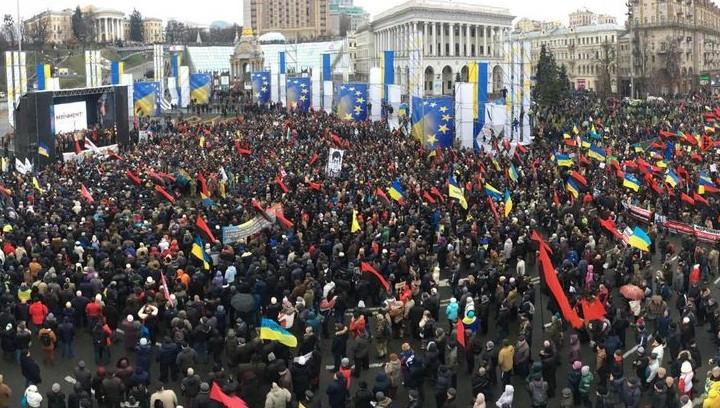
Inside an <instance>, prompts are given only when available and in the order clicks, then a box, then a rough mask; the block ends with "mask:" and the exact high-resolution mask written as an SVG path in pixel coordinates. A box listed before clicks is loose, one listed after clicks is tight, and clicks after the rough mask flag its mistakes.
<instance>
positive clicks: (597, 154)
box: [588, 143, 605, 161]
mask: <svg viewBox="0 0 720 408" xmlns="http://www.w3.org/2000/svg"><path fill="white" fill-rule="evenodd" d="M588 156H589V157H592V158H593V159H595V160H598V161H605V149H603V148H602V147H600V146H598V145H596V144H595V143H592V144H590V150H588Z"/></svg>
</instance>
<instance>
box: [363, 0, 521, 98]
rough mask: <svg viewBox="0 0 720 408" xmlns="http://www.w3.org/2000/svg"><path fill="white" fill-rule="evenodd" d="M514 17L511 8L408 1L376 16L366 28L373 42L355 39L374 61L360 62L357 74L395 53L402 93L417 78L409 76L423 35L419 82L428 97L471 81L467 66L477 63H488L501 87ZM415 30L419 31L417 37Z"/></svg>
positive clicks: (498, 87) (396, 70) (397, 74)
mask: <svg viewBox="0 0 720 408" xmlns="http://www.w3.org/2000/svg"><path fill="white" fill-rule="evenodd" d="M513 19H514V16H513V15H512V14H510V10H509V9H507V8H500V7H490V6H482V5H476V4H466V3H457V2H454V1H453V2H448V1H434V0H409V1H407V2H405V3H403V4H400V5H398V6H396V7H393V8H391V9H390V10H387V11H385V12H383V13H380V14H379V15H377V16H375V18H374V19H373V22H372V23H371V24H370V25H369V26H368V27H366V28H364V29H360V30H358V31H359V34H363V31H369V32H370V33H371V34H372V35H371V36H370V37H371V41H367V42H364V41H363V42H361V41H358V42H357V47H358V49H357V50H356V51H357V53H358V54H360V55H363V54H365V53H364V52H363V51H364V50H362V49H360V48H361V47H363V46H367V47H370V52H368V53H367V55H369V57H370V58H373V60H374V61H373V63H372V64H357V68H358V72H357V73H358V74H359V76H361V77H367V74H368V73H367V72H362V70H364V69H365V67H366V66H368V65H369V66H380V59H381V55H382V54H383V51H385V50H394V51H395V83H396V84H400V85H401V86H402V88H403V92H404V93H405V90H407V89H409V88H410V87H411V86H412V87H413V88H415V84H414V83H413V82H414V81H415V79H413V78H410V65H411V64H413V63H415V62H414V61H413V58H412V57H413V56H412V54H413V50H414V49H415V45H413V43H414V41H413V39H414V38H424V40H423V41H422V43H421V46H420V47H419V48H420V54H421V56H420V61H421V72H422V73H424V74H421V79H420V80H421V81H423V85H422V87H423V89H424V90H425V94H426V95H440V94H452V92H453V84H454V82H455V81H456V79H457V78H460V79H461V80H467V76H468V64H469V63H471V62H477V61H487V62H489V63H490V66H491V72H492V74H493V85H494V86H493V89H494V90H499V89H501V88H502V77H503V72H502V68H501V66H500V64H501V62H502V61H503V52H502V42H503V41H504V40H506V39H509V36H510V32H511V31H512V21H513ZM414 33H418V34H420V35H418V36H415V35H414Z"/></svg>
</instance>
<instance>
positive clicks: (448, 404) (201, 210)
mask: <svg viewBox="0 0 720 408" xmlns="http://www.w3.org/2000/svg"><path fill="white" fill-rule="evenodd" d="M718 105H719V104H718V101H717V100H716V99H715V98H714V97H713V96H711V95H709V94H692V95H684V96H682V97H677V98H674V99H668V100H666V101H655V102H641V101H616V100H599V99H597V98H596V97H595V96H594V95H592V94H588V93H582V94H577V95H574V96H573V97H572V98H570V99H568V100H566V101H563V102H561V103H558V104H556V105H553V106H549V107H535V108H534V109H533V113H532V114H533V123H534V129H533V134H534V135H536V136H535V139H534V141H533V143H532V144H531V145H529V146H526V147H525V148H520V147H517V146H515V144H514V143H504V142H503V140H502V139H501V138H498V139H497V140H495V141H493V142H492V143H489V144H488V146H491V147H487V146H486V147H484V148H483V150H482V151H472V150H467V149H459V148H453V147H448V148H442V149H436V150H434V149H433V148H432V147H431V146H426V145H424V144H423V143H421V142H419V141H417V140H415V139H413V138H412V137H411V136H408V135H406V134H405V132H404V131H403V130H388V128H387V125H386V123H385V122H382V121H381V122H375V123H372V122H369V121H368V122H348V121H342V120H339V119H338V118H336V117H335V116H334V115H328V114H326V113H323V112H316V111H312V112H310V113H307V114H300V113H294V112H286V111H285V110H284V109H282V107H281V106H268V107H253V108H248V109H246V110H245V113H244V114H243V115H242V116H237V117H233V118H232V119H229V120H226V121H215V122H213V123H212V124H210V123H197V124H189V123H187V122H184V121H182V120H170V119H168V120H163V121H153V122H151V123H146V124H145V125H144V126H150V127H152V129H153V132H152V138H151V139H150V140H149V141H148V142H147V143H145V144H141V145H138V144H132V145H130V146H123V149H122V151H121V152H120V153H119V154H114V155H111V156H108V157H100V156H93V157H89V158H88V157H86V158H85V159H84V160H82V161H72V160H71V161H68V162H57V163H52V164H50V165H48V166H47V167H46V168H45V169H43V170H42V171H38V172H37V174H36V175H32V174H27V175H21V174H18V173H17V172H15V171H12V170H11V171H9V172H8V173H5V174H3V175H2V190H3V191H2V197H1V198H2V210H3V211H2V214H1V215H0V217H1V222H0V225H2V237H1V239H2V251H1V252H0V263H1V264H2V269H1V270H0V277H1V279H2V285H0V307H1V309H0V346H1V348H2V351H3V363H2V365H0V374H5V378H6V379H7V376H8V372H10V371H11V370H16V371H15V372H18V371H19V372H21V373H22V375H23V377H24V378H25V386H26V388H25V389H21V390H17V389H16V390H11V389H10V387H9V386H8V385H7V384H6V383H5V382H4V380H3V377H2V375H0V408H1V407H10V406H18V404H19V403H20V402H19V401H21V400H22V404H24V406H28V407H40V406H43V407H45V406H47V407H49V408H59V407H70V408H77V407H93V406H106V407H112V408H116V407H153V408H158V407H164V408H174V407H177V406H183V407H185V408H204V407H215V406H217V407H221V406H223V405H222V404H223V403H221V402H219V398H220V397H218V395H222V396H223V397H228V398H232V396H237V397H239V398H241V399H242V400H243V401H244V402H245V403H246V404H247V406H248V407H262V406H265V407H266V408H286V407H295V406H302V407H308V408H309V407H320V406H322V407H327V406H329V407H331V408H341V407H342V408H344V407H349V406H350V407H358V408H365V407H385V408H387V407H399V406H407V407H411V408H416V407H438V408H452V407H459V406H473V407H475V408H483V407H487V406H492V407H495V406H496V407H498V408H508V407H510V408H511V407H514V406H518V404H517V401H518V400H520V399H522V401H528V402H529V406H531V407H535V408H540V407H574V406H584V407H593V406H594V407H620V406H624V407H632V408H639V407H641V406H646V405H647V406H650V405H651V406H654V407H673V408H688V407H692V406H693V401H694V399H697V398H698V397H701V400H702V401H703V404H704V405H703V407H705V408H708V407H718V406H720V356H718V357H715V356H716V355H717V354H718V349H717V346H718V345H720V310H718V307H717V301H716V300H715V295H714V294H713V293H712V291H713V290H714V288H713V286H712V280H711V278H712V277H714V276H717V275H718V260H719V259H718V258H719V255H720V252H718V249H717V246H716V245H714V244H712V243H705V242H702V241H698V240H696V239H695V238H694V237H692V236H677V235H674V234H671V233H670V232H669V231H668V230H667V229H666V228H665V227H664V226H663V225H662V224H656V223H655V222H654V221H655V218H653V217H651V218H650V220H649V223H647V224H643V223H642V222H641V220H639V219H637V218H633V217H632V216H631V213H630V212H629V211H628V205H634V206H637V207H639V208H644V209H649V210H650V211H651V212H652V213H653V214H654V215H657V216H658V217H660V219H664V218H666V219H671V220H681V221H685V222H691V223H694V224H697V225H702V226H706V227H709V228H716V227H718V224H719V223H720V220H719V219H718V216H719V215H720V207H718V201H717V200H716V199H715V198H714V197H713V193H712V192H711V191H712V189H711V188H710V187H708V189H707V192H706V193H705V194H704V195H703V197H704V198H705V199H706V201H707V203H703V202H702V201H701V200H698V199H695V200H694V201H693V204H690V203H689V202H688V201H687V200H686V199H685V198H683V197H682V196H681V193H687V194H689V195H690V196H692V195H693V193H694V192H695V191H697V188H698V186H699V185H700V184H701V183H700V178H699V177H700V175H701V174H703V175H707V177H708V178H710V179H712V180H715V177H716V176H718V174H717V168H716V167H715V162H716V161H715V160H716V151H717V149H716V148H715V147H714V146H715V145H714V142H713V145H712V146H711V147H708V146H707V139H708V138H709V139H711V140H714V132H715V130H714V128H715V126H714V123H715V122H714V117H715V114H714V109H715V108H716V107H717V106H718ZM718 117H720V115H719V116H718ZM678 132H682V133H678ZM719 132H720V129H719ZM669 133H673V135H672V136H668V135H669ZM685 133H687V134H688V135H690V137H687V138H686V137H685ZM678 134H679V135H680V136H678ZM695 134H697V135H703V134H704V135H706V137H698V138H695V137H694V135H695ZM690 138H692V139H693V140H695V143H692V141H691V140H690ZM671 141H672V142H673V143H674V146H675V147H674V148H673V150H672V152H671V153H672V154H671V155H670V156H665V153H664V152H665V151H666V150H667V149H666V147H667V144H668V143H669V142H671ZM68 143H69V142H68ZM653 143H656V145H655V146H656V147H655V148H653V147H652V144H653ZM65 144H66V145H67V143H65ZM661 144H662V145H663V147H662V148H660V145H661ZM589 145H592V146H593V147H600V148H602V149H603V151H604V152H605V154H604V155H603V156H606V157H603V158H602V160H600V159H597V158H593V157H589V156H588V151H589V147H588V146H589ZM66 147H67V146H66ZM331 147H337V148H342V149H344V150H345V155H344V160H343V164H342V170H341V172H340V173H339V174H338V175H335V176H333V177H330V176H328V175H327V174H326V169H325V164H326V163H327V161H328V157H327V156H328V151H329V148H331ZM706 147H707V148H706ZM63 150H67V148H64V149H63ZM70 150H72V149H70ZM653 150H656V151H655V152H652V151H653ZM678 151H680V152H684V154H683V153H678ZM654 154H659V155H661V156H663V157H662V159H658V158H655V156H653V155H654ZM564 155H566V156H567V157H568V159H569V160H570V163H566V162H564V163H562V164H561V163H559V161H558V157H560V156H563V157H564ZM551 157H553V158H555V159H554V160H553V159H551ZM613 160H614V161H613ZM659 161H662V162H663V164H662V165H660V164H659V163H657V162H659ZM643 163H644V164H643ZM650 163H652V164H650ZM511 168H512V171H511V170H510V169H511ZM667 169H675V170H676V171H677V172H679V173H680V177H682V180H681V181H680V182H679V183H677V185H676V186H675V187H674V188H673V187H672V186H671V185H670V184H667V183H665V181H664V180H665V177H666V172H667ZM681 169H682V170H681ZM573 172H575V173H577V174H575V175H573V174H572V173H573ZM701 172H702V173H701ZM619 173H622V174H623V177H624V174H626V173H630V174H635V175H636V176H637V177H636V178H637V179H640V180H643V177H644V176H646V177H645V178H644V182H643V183H642V185H640V187H639V188H638V189H637V191H635V189H630V188H627V187H626V186H624V181H623V180H624V178H623V177H620V175H619ZM648 174H649V175H648ZM578 175H579V176H580V177H578ZM685 175H686V176H685ZM450 176H453V177H454V179H455V180H456V181H457V184H458V185H459V187H460V188H461V189H462V190H463V195H464V198H465V200H466V201H467V209H465V208H463V205H461V204H462V203H461V202H460V200H458V199H452V198H451V197H449V195H448V186H447V183H448V178H449V177H450ZM568 177H575V179H578V180H584V181H585V183H580V187H581V191H578V192H577V194H576V193H575V192H573V191H570V190H568V189H567V188H566V182H567V180H568ZM653 180H654V182H655V183H656V185H657V186H659V189H660V191H657V190H656V189H655V188H654V187H653V182H652V181H653ZM703 180H704V182H705V179H703ZM394 182H396V183H397V184H399V185H400V186H402V189H403V190H404V196H403V197H402V200H401V202H400V201H399V200H395V199H393V198H392V197H390V198H388V197H384V195H387V196H394V194H393V195H391V194H389V193H387V194H380V193H379V192H378V189H380V190H382V191H383V193H386V192H387V191H388V189H389V188H390V187H391V186H392V185H393V183H394ZM714 183H716V182H715V181H713V185H715V184H714ZM487 185H490V186H492V187H494V189H496V190H498V191H500V192H504V191H506V190H507V191H508V192H509V198H511V200H512V203H513V204H512V208H510V204H509V202H508V200H507V198H505V197H500V198H499V199H493V197H494V196H493V195H492V194H490V196H488V192H487V190H488V189H487ZM703 185H705V184H703ZM707 186H710V184H707ZM86 193H87V194H86ZM276 205H279V206H281V208H282V218H285V219H286V220H288V221H289V223H283V222H280V218H281V217H278V216H276V217H272V216H269V215H267V214H266V213H265V212H264V211H262V210H263V209H268V208H270V207H272V206H276ZM198 219H200V220H201V222H200V223H199V222H198ZM601 219H602V220H611V221H612V223H613V224H614V225H615V226H616V230H617V231H618V233H617V234H615V233H613V231H610V230H609V229H608V228H606V227H603V226H602V225H601V223H600V221H599V220H601ZM249 220H257V221H258V222H257V224H259V225H262V226H263V227H264V228H259V230H257V231H252V232H253V233H252V234H250V235H247V236H243V237H242V238H241V239H239V240H237V241H236V242H229V241H227V240H226V241H223V240H222V237H223V231H222V229H223V228H224V227H227V226H238V225H243V223H245V222H247V221H249ZM263 221H266V222H263ZM202 224H206V225H207V227H208V228H203V227H201V226H199V225H202ZM636 225H638V226H640V227H642V229H643V230H645V231H647V234H648V236H649V237H650V239H651V242H652V243H651V245H650V247H649V251H643V250H640V249H638V248H636V247H634V246H632V245H627V244H626V243H625V242H624V240H623V239H622V238H621V237H620V235H621V234H622V232H623V231H624V230H625V227H635V226H636ZM535 233H537V234H538V235H539V237H540V239H537V235H536V234H535ZM543 237H544V238H543ZM541 246H546V247H547V249H548V250H547V252H549V253H550V255H549V256H550V260H551V262H552V264H553V265H554V268H555V269H556V270H557V278H558V280H559V282H560V284H561V285H562V289H563V292H564V293H565V294H566V296H567V301H568V302H569V304H570V307H571V308H572V309H571V311H572V312H573V313H577V315H579V316H580V318H583V316H584V311H583V307H582V301H583V300H585V301H590V300H593V301H594V302H597V303H600V304H601V305H602V307H603V308H604V310H605V313H604V315H603V316H601V317H599V318H596V319H593V320H590V319H583V320H582V324H581V325H580V326H577V327H571V325H570V324H569V322H568V320H569V317H568V314H567V313H568V311H567V310H565V309H564V308H563V307H562V305H561V303H562V300H561V299H557V297H556V295H554V294H553V293H551V291H549V290H547V288H546V285H545V277H544V276H545V275H544V274H543V270H542V268H541V267H540V264H541V262H539V255H538V254H539V253H540V252H543V253H545V250H544V249H543V248H541ZM198 254H199V255H198ZM695 265H698V267H695ZM368 267H369V269H372V270H374V271H377V272H378V275H379V276H380V277H382V279H378V277H377V276H375V274H373V273H365V271H366V270H367V268H368ZM550 272H551V273H553V274H554V272H555V271H554V270H553V271H550ZM696 272H699V273H696ZM537 276H540V277H541V279H540V281H539V282H540V283H539V285H538V281H537V279H533V278H535V277H537ZM385 283H387V284H388V286H387V288H386V287H385V286H384V284H385ZM627 284H629V285H632V286H633V287H636V288H639V289H640V290H641V291H642V292H641V295H640V296H639V297H638V296H636V297H632V298H629V299H628V298H626V296H625V295H623V294H621V293H620V291H619V290H620V288H621V287H623V286H624V285H627ZM261 318H266V319H271V320H273V321H275V322H277V323H278V324H279V325H280V326H281V327H282V328H284V330H286V331H287V332H289V333H290V334H292V335H293V336H294V337H295V338H296V339H297V346H296V347H289V346H288V345H286V344H285V343H284V342H282V341H279V340H269V339H262V338H261V336H260V327H261ZM538 320H539V321H540V326H541V327H544V333H543V332H541V333H538V331H537V330H535V331H533V326H534V324H535V323H537V322H538ZM458 330H461V333H459V334H458ZM705 331H709V332H710V334H709V335H705V337H706V338H709V339H710V340H709V341H706V342H705V345H704V347H702V350H701V347H700V346H698V344H699V343H700V342H701V337H702V336H703V332H705ZM533 345H535V347H534V348H533ZM79 348H82V349H92V350H93V355H94V360H93V361H76V358H75V354H76V352H77V350H78V349H79ZM535 350H539V351H538V352H535ZM328 355H330V356H332V357H331V358H329V359H328V358H324V357H325V356H328ZM588 356H593V358H592V359H590V358H589V357H588ZM701 356H702V357H701ZM709 357H711V358H710V362H709V363H708V358H709ZM378 359H379V361H382V362H383V364H382V367H380V368H376V367H371V366H373V365H372V364H370V361H371V360H378ZM703 359H705V360H703ZM40 360H42V361H40ZM626 360H627V361H626ZM60 361H62V362H65V361H70V362H72V364H73V365H74V369H73V379H74V385H72V386H68V385H67V384H60V383H59V382H56V383H52V384H49V383H48V381H43V380H44V378H43V377H44V376H43V371H44V369H45V367H51V366H53V365H55V364H59V363H60ZM325 365H332V370H331V372H332V376H331V378H330V379H329V380H327V379H324V380H322V381H321V377H323V375H324V372H323V370H325ZM368 370H369V371H370V375H369V376H368V374H367V373H364V372H366V371H368ZM566 372H567V373H568V374H567V375H565V374H564V373H566ZM560 373H563V374H562V375H561V374H560ZM459 376H469V377H470V378H471V380H470V384H471V387H469V388H464V387H458V381H459V379H458V377H459ZM323 378H325V377H323ZM368 378H370V380H369V381H368V380H367V379H368ZM68 387H69V388H68ZM521 395H522V396H521ZM514 403H515V405H513V404H514ZM401 404H402V405H401ZM230 405H231V404H230V403H228V406H230ZM238 406H239V405H238Z"/></svg>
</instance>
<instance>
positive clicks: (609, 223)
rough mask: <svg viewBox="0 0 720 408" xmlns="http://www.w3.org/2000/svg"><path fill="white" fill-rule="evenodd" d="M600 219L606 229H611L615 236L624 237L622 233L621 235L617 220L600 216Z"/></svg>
mask: <svg viewBox="0 0 720 408" xmlns="http://www.w3.org/2000/svg"><path fill="white" fill-rule="evenodd" d="M598 221H600V225H601V226H602V227H603V228H605V229H606V230H608V231H610V233H611V234H613V236H614V237H615V238H617V239H622V235H620V232H618V230H617V227H616V226H615V221H613V220H612V219H611V218H608V219H607V220H604V219H602V218H600V217H598Z"/></svg>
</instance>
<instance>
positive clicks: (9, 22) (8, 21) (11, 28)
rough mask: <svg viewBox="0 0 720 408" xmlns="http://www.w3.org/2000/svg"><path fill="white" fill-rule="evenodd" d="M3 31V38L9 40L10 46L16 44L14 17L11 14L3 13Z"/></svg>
mask: <svg viewBox="0 0 720 408" xmlns="http://www.w3.org/2000/svg"><path fill="white" fill-rule="evenodd" d="M3 31H4V32H5V38H7V39H8V41H9V42H10V46H11V47H14V46H15V45H16V43H15V40H16V39H17V28H16V27H15V19H14V18H13V16H12V14H5V15H4V16H3Z"/></svg>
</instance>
